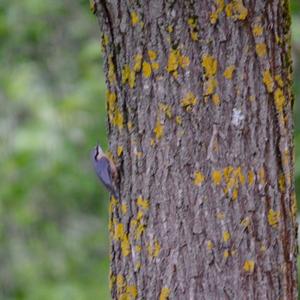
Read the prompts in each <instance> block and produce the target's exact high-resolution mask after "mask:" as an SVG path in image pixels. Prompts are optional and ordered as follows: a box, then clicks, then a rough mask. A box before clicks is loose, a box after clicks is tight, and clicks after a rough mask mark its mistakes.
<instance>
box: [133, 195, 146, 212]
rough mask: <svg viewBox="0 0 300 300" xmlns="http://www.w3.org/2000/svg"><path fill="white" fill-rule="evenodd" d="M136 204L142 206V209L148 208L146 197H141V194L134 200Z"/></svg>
mask: <svg viewBox="0 0 300 300" xmlns="http://www.w3.org/2000/svg"><path fill="white" fill-rule="evenodd" d="M136 204H137V205H138V206H139V207H141V208H143V209H148V208H149V201H148V200H146V199H143V198H142V197H141V196H139V197H138V198H137V200H136Z"/></svg>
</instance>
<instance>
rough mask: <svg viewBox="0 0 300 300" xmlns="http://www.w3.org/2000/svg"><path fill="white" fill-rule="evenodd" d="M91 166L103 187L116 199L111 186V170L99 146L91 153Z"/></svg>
mask: <svg viewBox="0 0 300 300" xmlns="http://www.w3.org/2000/svg"><path fill="white" fill-rule="evenodd" d="M92 159H93V165H94V169H95V171H96V174H97V176H98V178H99V179H100V181H101V182H102V183H103V184H104V186H105V187H106V188H107V189H108V190H109V191H110V192H111V193H112V195H113V196H114V197H115V198H116V199H118V198H119V197H118V195H117V193H116V190H115V188H114V185H113V176H112V170H111V163H110V161H109V159H108V158H107V157H106V156H105V154H104V153H103V151H102V149H101V147H100V146H97V147H96V148H95V149H94V151H93V157H92Z"/></svg>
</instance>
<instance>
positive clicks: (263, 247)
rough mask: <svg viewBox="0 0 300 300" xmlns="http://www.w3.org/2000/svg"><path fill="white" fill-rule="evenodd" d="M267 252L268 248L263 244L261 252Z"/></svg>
mask: <svg viewBox="0 0 300 300" xmlns="http://www.w3.org/2000/svg"><path fill="white" fill-rule="evenodd" d="M266 250H267V247H266V246H265V245H264V244H262V245H261V247H260V251H261V252H266Z"/></svg>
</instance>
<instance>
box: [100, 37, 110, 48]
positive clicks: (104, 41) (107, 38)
mask: <svg viewBox="0 0 300 300" xmlns="http://www.w3.org/2000/svg"><path fill="white" fill-rule="evenodd" d="M108 44H109V37H108V35H106V34H103V36H102V46H103V47H106V46H107V45H108Z"/></svg>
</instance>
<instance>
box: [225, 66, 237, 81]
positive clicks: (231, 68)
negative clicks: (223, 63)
mask: <svg viewBox="0 0 300 300" xmlns="http://www.w3.org/2000/svg"><path fill="white" fill-rule="evenodd" d="M234 70H235V66H234V65H231V66H229V67H227V68H226V69H225V71H224V73H223V75H224V77H225V78H226V79H228V80H230V79H232V75H233V72H234Z"/></svg>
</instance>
